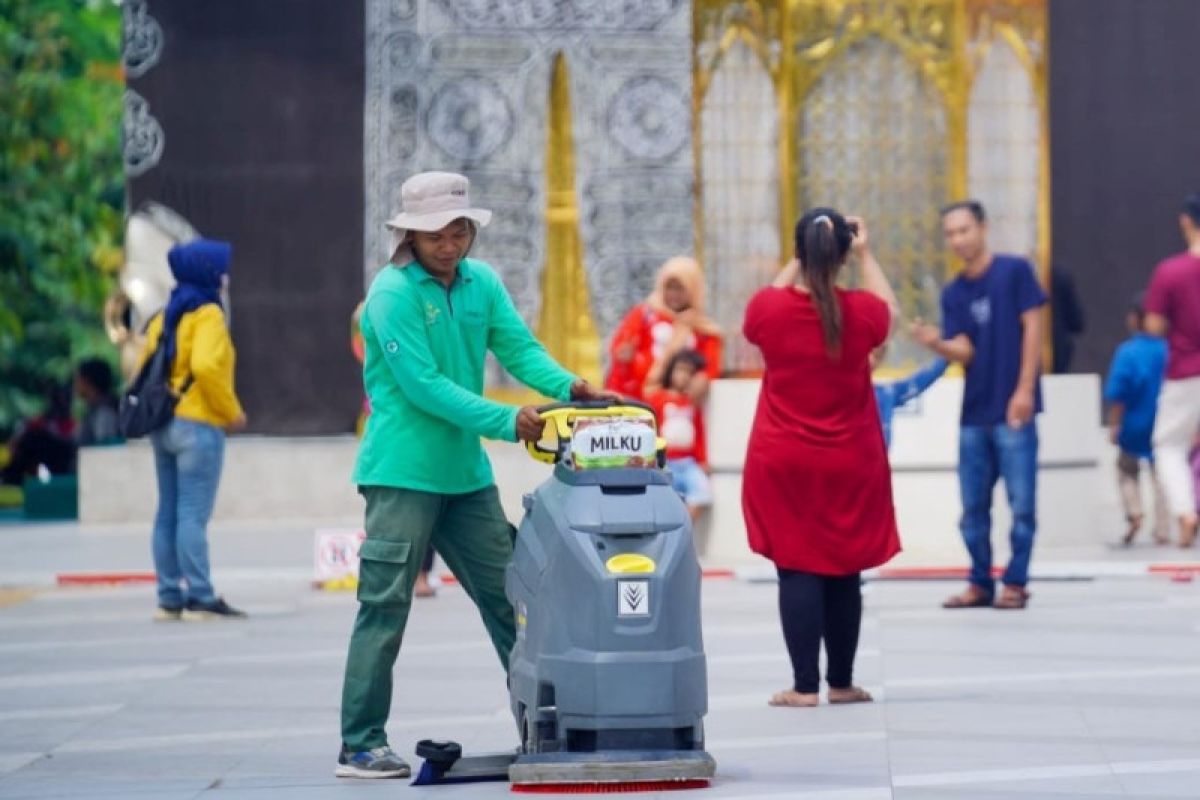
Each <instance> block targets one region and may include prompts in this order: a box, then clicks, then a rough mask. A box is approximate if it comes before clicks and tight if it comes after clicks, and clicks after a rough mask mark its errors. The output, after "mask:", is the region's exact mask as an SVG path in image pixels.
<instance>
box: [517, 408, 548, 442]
mask: <svg viewBox="0 0 1200 800" xmlns="http://www.w3.org/2000/svg"><path fill="white" fill-rule="evenodd" d="M545 426H546V423H545V421H543V420H542V415H541V414H539V413H538V411H537V406H521V410H520V411H518V412H517V441H520V442H536V441H538V440H540V439H541V438H542V429H543V428H545Z"/></svg>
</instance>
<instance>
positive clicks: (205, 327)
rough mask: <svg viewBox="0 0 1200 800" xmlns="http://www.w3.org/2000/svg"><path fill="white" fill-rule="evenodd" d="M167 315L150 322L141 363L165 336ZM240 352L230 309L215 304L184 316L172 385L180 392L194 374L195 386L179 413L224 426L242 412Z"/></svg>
mask: <svg viewBox="0 0 1200 800" xmlns="http://www.w3.org/2000/svg"><path fill="white" fill-rule="evenodd" d="M162 324H163V315H162V314H159V315H157V316H155V317H154V318H153V319H152V320H150V324H149V325H148V326H147V327H146V346H145V347H144V348H143V349H142V357H141V359H140V360H139V363H138V369H141V364H144V363H145V362H146V359H148V358H149V357H150V354H151V353H153V352H154V348H155V347H157V346H158V338H159V337H160V336H161V335H162ZM235 360H236V354H235V353H234V350H233V340H232V339H230V338H229V329H228V328H227V327H225V314H224V312H222V311H221V307H220V306H218V305H216V304H215V303H209V304H208V305H203V306H201V307H200V308H198V309H196V310H195V311H189V312H188V313H186V314H184V315H183V316H182V317H180V318H179V328H178V330H177V331H176V333H175V363H174V364H172V365H171V386H172V388H174V389H175V391H176V392H178V391H179V390H180V389H181V388H182V387H183V384H184V383H185V382H186V381H187V377H188V375H189V374H190V375H191V376H192V385H191V386H190V387H189V388H188V390H187V391H186V392H185V393H184V394H183V397H181V398H180V399H179V405H178V406H176V407H175V416H177V417H182V418H184V419H190V420H195V421H196V422H206V423H208V424H209V425H216V426H217V427H218V428H225V427H228V426H229V424H230V423H232V422H233V421H234V420H236V419H237V418H238V417H240V416H242V404H241V403H239V402H238V399H237V395H236V394H235V393H234V390H233V367H234V362H235Z"/></svg>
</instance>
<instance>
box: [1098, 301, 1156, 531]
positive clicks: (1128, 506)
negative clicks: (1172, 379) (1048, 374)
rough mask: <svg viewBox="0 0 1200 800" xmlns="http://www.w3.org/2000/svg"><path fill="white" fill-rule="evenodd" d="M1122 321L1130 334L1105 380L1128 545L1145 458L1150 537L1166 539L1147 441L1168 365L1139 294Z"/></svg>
mask: <svg viewBox="0 0 1200 800" xmlns="http://www.w3.org/2000/svg"><path fill="white" fill-rule="evenodd" d="M1125 324H1126V327H1128V328H1129V333H1130V334H1131V335H1130V337H1129V338H1128V339H1126V340H1125V341H1124V342H1122V343H1121V344H1120V346H1118V347H1117V351H1116V352H1115V353H1113V359H1112V365H1111V366H1110V367H1109V368H1108V380H1107V381H1106V382H1105V384H1104V399H1105V401H1106V402H1107V403H1108V430H1109V437H1110V438H1111V439H1112V443H1113V444H1115V445H1117V446H1118V447H1119V448H1120V449H1121V452H1120V455H1119V456H1117V480H1118V483H1119V485H1120V487H1121V502H1122V503H1123V504H1124V506H1125V520H1126V521H1127V522H1128V524H1129V527H1128V529H1127V530H1126V531H1125V536H1124V538H1123V539H1122V540H1121V542H1122V544H1125V545H1129V544H1132V543H1133V539H1134V537H1135V536H1137V533H1138V531H1139V530H1140V529H1141V527H1142V521H1143V520H1144V519H1145V514H1144V513H1143V511H1142V487H1141V484H1140V483H1139V482H1138V473H1139V472H1140V470H1141V463H1142V461H1148V462H1149V463H1150V482H1151V484H1152V486H1153V487H1154V541H1155V542H1157V543H1158V544H1166V543H1167V542H1168V541H1169V535H1168V526H1169V525H1170V524H1171V515H1170V512H1169V511H1168V510H1167V506H1166V496H1165V495H1164V494H1163V489H1162V485H1161V484H1160V483H1159V480H1158V473H1157V471H1156V470H1155V469H1154V446H1153V444H1152V443H1151V440H1152V439H1153V435H1154V418H1155V413H1156V412H1157V410H1158V393H1159V391H1160V390H1161V389H1162V383H1163V375H1164V373H1165V372H1166V368H1167V342H1166V340H1165V339H1162V338H1160V337H1158V336H1151V335H1150V334H1149V333H1147V332H1146V311H1145V309H1144V308H1143V307H1142V300H1141V298H1140V297H1139V298H1137V299H1136V300H1134V302H1133V304H1132V305H1131V306H1130V308H1129V311H1128V313H1126V315H1125Z"/></svg>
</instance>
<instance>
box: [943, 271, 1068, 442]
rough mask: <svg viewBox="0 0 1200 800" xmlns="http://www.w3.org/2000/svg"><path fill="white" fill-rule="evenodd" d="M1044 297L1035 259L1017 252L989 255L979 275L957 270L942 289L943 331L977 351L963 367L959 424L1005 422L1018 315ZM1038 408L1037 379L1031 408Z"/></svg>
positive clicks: (1016, 363) (1015, 365) (1015, 367)
mask: <svg viewBox="0 0 1200 800" xmlns="http://www.w3.org/2000/svg"><path fill="white" fill-rule="evenodd" d="M1045 303H1046V293H1045V292H1044V291H1042V287H1041V285H1040V284H1039V283H1038V281H1037V277H1036V276H1035V275H1034V272H1033V265H1032V264H1030V263H1029V262H1028V261H1026V260H1025V259H1023V258H1019V257H1017V256H1006V255H997V256H993V258H992V263H991V265H990V266H989V267H988V268H987V271H986V272H984V273H983V274H982V275H980V276H979V277H978V278H968V277H967V276H966V275H964V274H960V275H959V276H958V277H957V278H955V279H954V280H953V281H951V282H950V283H949V284H948V285H947V286H946V288H945V289H943V290H942V336H943V337H945V338H946V339H953V338H954V337H955V336H958V335H959V334H966V335H967V338H968V339H970V340H971V345H972V346H973V347H974V348H975V355H974V357H973V358H972V359H971V363H970V364H968V365H967V368H966V370H965V375H966V381H965V383H964V385H963V405H962V424H963V425H966V426H993V425H1003V424H1004V423H1005V421H1006V419H1005V418H1006V417H1007V414H1008V403H1009V400H1011V399H1012V396H1013V392H1015V391H1016V389H1017V382H1018V380H1020V377H1021V332H1022V328H1021V315H1022V314H1023V313H1025V312H1026V311H1029V310H1030V309H1033V308H1038V307H1039V306H1042V305H1044V304H1045ZM1041 410H1042V387H1041V381H1040V380H1039V381H1038V382H1036V383H1035V385H1034V413H1040V412H1041Z"/></svg>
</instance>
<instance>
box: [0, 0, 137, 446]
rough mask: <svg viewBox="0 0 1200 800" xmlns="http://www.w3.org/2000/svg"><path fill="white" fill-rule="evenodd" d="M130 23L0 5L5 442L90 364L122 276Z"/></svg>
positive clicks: (115, 10) (101, 15)
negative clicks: (124, 54)
mask: <svg viewBox="0 0 1200 800" xmlns="http://www.w3.org/2000/svg"><path fill="white" fill-rule="evenodd" d="M120 42H121V12H120V7H119V6H118V5H117V4H116V3H114V2H112V0H0V196H2V197H3V198H4V202H3V203H0V432H3V431H6V430H8V429H9V428H11V426H12V425H13V423H14V422H15V421H16V420H18V419H19V418H21V417H23V416H28V415H29V414H31V413H36V412H38V411H39V410H40V406H41V398H42V397H43V396H44V395H45V392H46V390H47V388H48V387H49V386H50V385H51V384H53V383H61V382H63V381H66V380H68V379H69V377H70V375H71V371H72V368H73V365H74V363H75V362H76V361H77V360H78V359H80V358H83V357H86V356H90V355H102V356H104V357H106V358H109V359H111V360H113V361H114V362H115V355H116V354H115V351H114V349H113V348H112V346H111V345H110V344H109V343H108V341H107V339H106V338H105V335H104V329H103V325H102V321H101V311H102V307H103V303H104V298H105V296H106V295H107V294H108V293H109V291H111V289H112V287H113V285H114V279H113V273H114V272H115V270H116V269H119V266H120V261H121V255H120V251H119V246H120V241H121V233H122V226H123V210H124V209H123V206H124V172H123V166H122V162H121V154H120V129H121V116H122V111H123V105H122V97H123V91H124V86H123V83H122V81H121V80H120V75H121V72H120V66H119V63H120Z"/></svg>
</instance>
